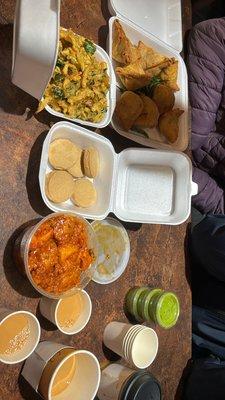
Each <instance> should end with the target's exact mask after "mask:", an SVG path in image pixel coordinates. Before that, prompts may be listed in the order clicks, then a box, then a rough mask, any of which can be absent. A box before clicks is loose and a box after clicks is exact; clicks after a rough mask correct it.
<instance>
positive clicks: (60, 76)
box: [37, 29, 110, 123]
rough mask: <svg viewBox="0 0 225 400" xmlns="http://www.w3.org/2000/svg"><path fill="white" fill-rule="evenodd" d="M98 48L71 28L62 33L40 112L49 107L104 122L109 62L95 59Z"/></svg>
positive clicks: (74, 115) (70, 114)
mask: <svg viewBox="0 0 225 400" xmlns="http://www.w3.org/2000/svg"><path fill="white" fill-rule="evenodd" d="M95 51H96V46H95V45H94V43H92V42H91V41H90V40H88V39H85V38H84V37H83V36H79V35H77V34H75V33H74V32H73V31H72V30H71V29H68V30H64V29H61V30H60V41H59V50H58V59H57V62H56V66H55V70H54V73H53V76H52V78H51V81H50V83H49V84H48V86H47V88H46V90H45V93H44V96H43V99H42V100H41V102H40V103H39V107H38V110H37V112H40V111H42V110H43V109H44V108H45V106H46V105H49V106H50V107H52V108H53V109H54V110H55V111H58V112H60V113H63V114H64V115H66V116H68V117H71V118H79V119H82V120H84V121H91V122H94V123H97V122H100V121H102V119H103V118H104V117H105V114H106V112H107V107H108V100H107V93H108V91H109V87H110V81H109V76H108V73H107V70H108V66H107V63H106V62H104V61H101V60H97V58H96V57H95Z"/></svg>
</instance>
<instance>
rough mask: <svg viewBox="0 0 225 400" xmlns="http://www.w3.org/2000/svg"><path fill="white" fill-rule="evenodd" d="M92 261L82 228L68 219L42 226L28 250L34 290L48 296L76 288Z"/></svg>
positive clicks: (82, 225) (57, 219)
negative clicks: (40, 289) (43, 291)
mask: <svg viewBox="0 0 225 400" xmlns="http://www.w3.org/2000/svg"><path fill="white" fill-rule="evenodd" d="M93 260H94V256H93V254H92V251H91V250H90V249H88V234H87V230H86V226H85V224H84V223H83V222H82V221H81V220H79V219H78V218H76V217H73V216H69V215H60V216H56V217H53V218H51V219H49V220H48V221H46V222H44V223H43V224H42V225H41V226H40V227H39V228H38V230H37V231H36V233H35V234H34V236H33V238H32V240H31V243H30V247H29V254H28V265H29V270H30V273H31V276H32V278H33V280H34V282H35V283H36V285H37V286H38V287H40V288H42V289H43V290H45V291H46V292H49V293H54V294H60V293H63V292H66V291H67V290H69V289H71V288H73V287H75V286H78V285H79V283H80V276H81V273H82V272H83V271H85V270H86V269H87V268H88V267H89V266H90V264H91V263H92V262H93Z"/></svg>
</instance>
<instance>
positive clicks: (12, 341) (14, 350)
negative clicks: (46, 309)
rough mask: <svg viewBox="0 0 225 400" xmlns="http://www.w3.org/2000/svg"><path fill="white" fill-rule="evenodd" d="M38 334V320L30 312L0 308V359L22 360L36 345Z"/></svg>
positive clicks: (8, 362) (10, 362)
mask: <svg viewBox="0 0 225 400" xmlns="http://www.w3.org/2000/svg"><path fill="white" fill-rule="evenodd" d="M40 334H41V328H40V324H39V321H38V320H37V318H36V317H35V316H34V315H33V314H32V313H30V312H28V311H14V312H13V311H10V310H7V309H0V361H1V362H2V363H5V364H16V363H19V362H21V361H24V360H25V359H26V358H27V357H29V356H30V355H31V354H32V353H33V351H34V350H35V348H36V346H37V345H38V342H39V340H40Z"/></svg>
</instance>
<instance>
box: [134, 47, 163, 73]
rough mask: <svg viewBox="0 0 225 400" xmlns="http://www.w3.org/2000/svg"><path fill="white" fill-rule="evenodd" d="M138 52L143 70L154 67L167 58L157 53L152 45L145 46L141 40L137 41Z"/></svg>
mask: <svg viewBox="0 0 225 400" xmlns="http://www.w3.org/2000/svg"><path fill="white" fill-rule="evenodd" d="M138 53H139V57H140V58H141V61H142V66H143V68H144V69H145V70H146V69H151V68H153V67H156V66H157V65H160V64H162V63H164V62H165V61H168V60H169V59H168V58H167V57H166V56H164V55H162V54H160V53H158V52H157V51H155V50H154V49H153V48H152V47H150V46H146V44H144V43H143V42H142V41H139V43H138Z"/></svg>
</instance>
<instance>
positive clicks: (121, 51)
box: [112, 19, 139, 65]
mask: <svg viewBox="0 0 225 400" xmlns="http://www.w3.org/2000/svg"><path fill="white" fill-rule="evenodd" d="M113 29H114V30H113V45H112V56H113V59H114V60H115V61H117V62H119V63H120V64H125V65H127V64H130V63H133V62H134V61H136V59H137V58H138V57H139V56H138V49H137V47H136V46H134V45H133V44H132V43H131V41H130V40H129V39H128V37H127V36H126V34H125V32H124V30H123V28H122V26H121V24H120V22H119V21H118V20H117V19H116V20H115V22H114V24H113Z"/></svg>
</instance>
